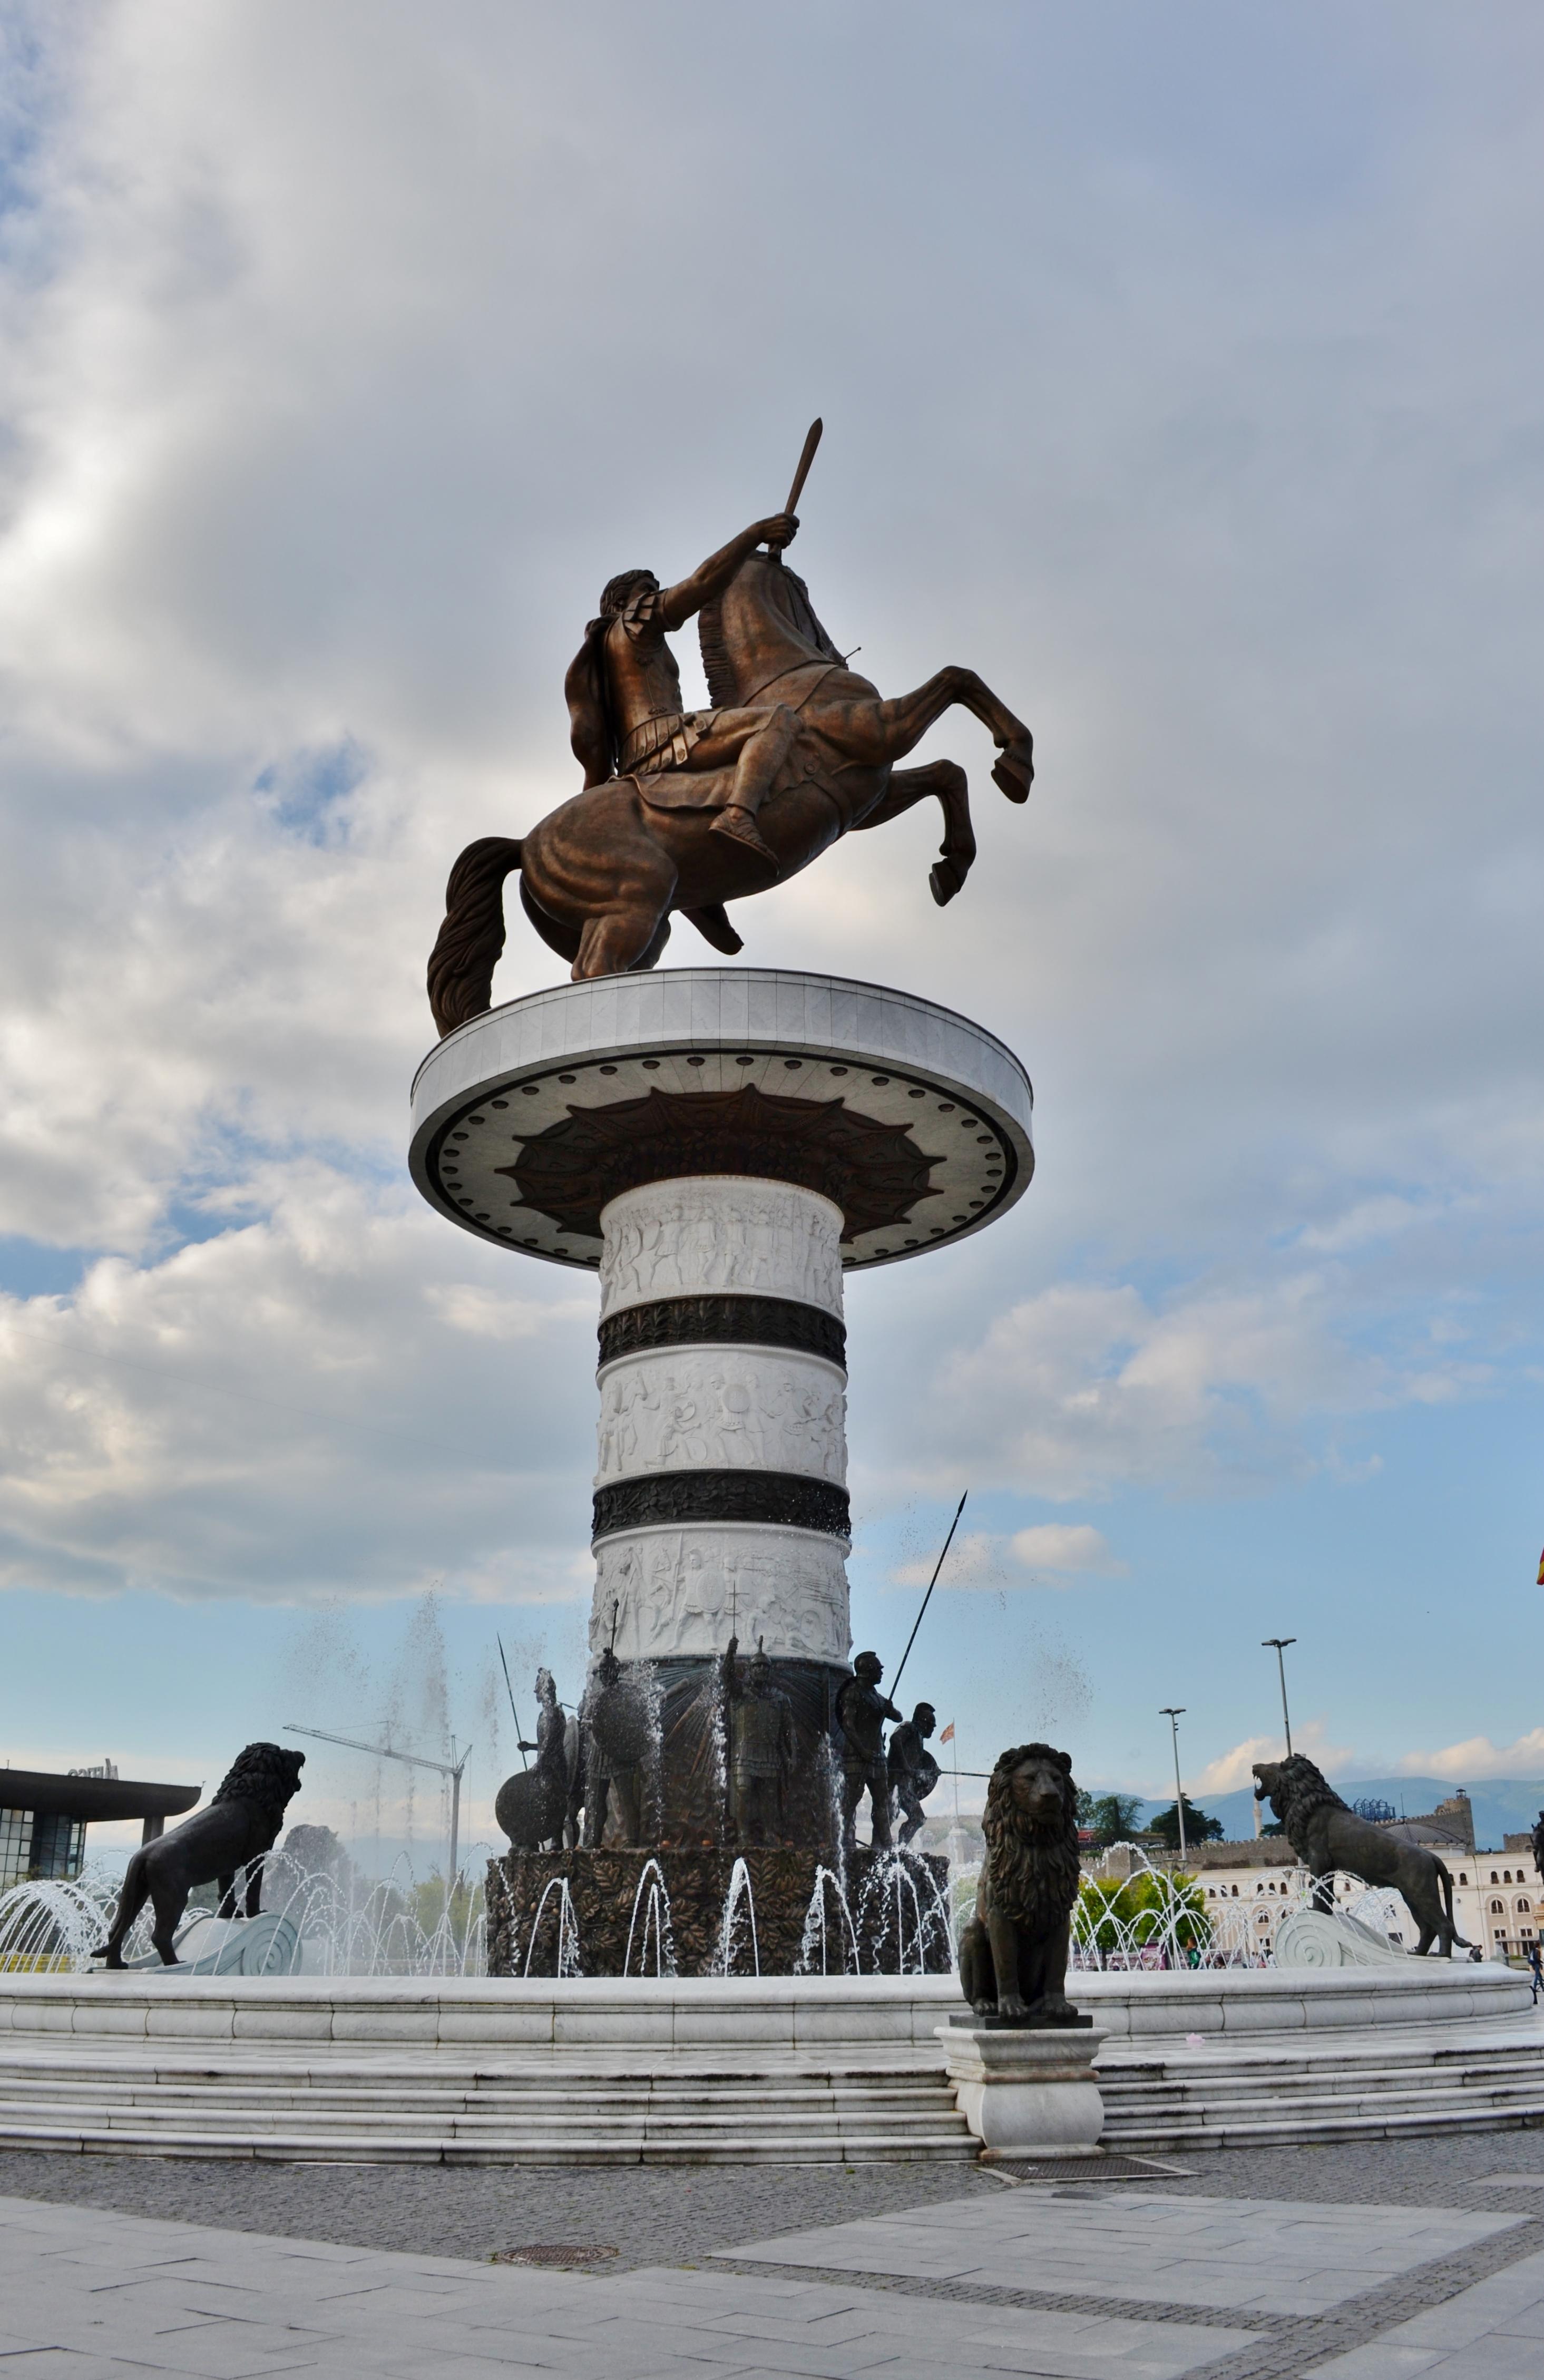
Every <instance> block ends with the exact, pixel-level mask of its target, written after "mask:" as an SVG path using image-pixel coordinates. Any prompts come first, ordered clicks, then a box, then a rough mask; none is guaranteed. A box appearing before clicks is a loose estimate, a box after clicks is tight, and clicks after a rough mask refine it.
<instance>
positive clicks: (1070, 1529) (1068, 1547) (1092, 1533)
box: [1008, 1521, 1127, 1585]
mask: <svg viewBox="0 0 1544 2380" xmlns="http://www.w3.org/2000/svg"><path fill="white" fill-rule="evenodd" d="M1008 1542H1009V1545H1010V1547H1011V1548H1012V1550H1013V1555H1014V1559H1015V1561H1021V1562H1022V1563H1023V1564H1024V1567H1025V1569H1026V1570H1028V1571H1033V1572H1035V1573H1037V1574H1038V1575H1039V1576H1040V1577H1044V1578H1048V1579H1049V1580H1050V1581H1051V1582H1052V1583H1054V1584H1057V1585H1064V1584H1066V1583H1067V1581H1068V1579H1069V1578H1070V1577H1071V1576H1073V1575H1075V1574H1086V1573H1090V1572H1093V1573H1099V1574H1100V1575H1101V1576H1103V1577H1105V1578H1110V1577H1116V1576H1124V1575H1125V1570H1126V1567H1127V1565H1126V1564H1125V1562H1123V1561H1117V1560H1116V1559H1115V1557H1114V1555H1113V1554H1112V1552H1111V1550H1110V1548H1109V1546H1108V1545H1107V1544H1106V1542H1105V1540H1104V1538H1103V1537H1102V1536H1100V1532H1099V1530H1098V1529H1095V1528H1090V1526H1089V1525H1088V1523H1087V1522H1086V1521H1082V1522H1066V1521H1042V1522H1041V1523H1039V1525H1038V1526H1036V1527H1035V1528H1032V1529H1019V1530H1016V1531H1015V1534H1014V1536H1012V1537H1010V1539H1009V1540H1008Z"/></svg>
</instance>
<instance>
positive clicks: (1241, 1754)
mask: <svg viewBox="0 0 1544 2380" xmlns="http://www.w3.org/2000/svg"><path fill="white" fill-rule="evenodd" d="M1292 1748H1293V1750H1294V1751H1295V1752H1301V1753H1306V1754H1307V1757H1308V1758H1309V1759H1310V1760H1311V1761H1313V1762H1315V1764H1316V1765H1317V1766H1318V1767H1320V1768H1322V1769H1323V1771H1324V1773H1325V1775H1326V1776H1327V1777H1329V1776H1343V1775H1344V1774H1345V1772H1346V1770H1347V1768H1349V1767H1350V1766H1351V1765H1352V1762H1353V1760H1354V1758H1355V1756H1356V1755H1355V1754H1354V1753H1353V1751H1352V1748H1351V1746H1350V1745H1349V1744H1345V1743H1330V1742H1329V1741H1328V1739H1327V1733H1326V1729H1325V1724H1324V1721H1323V1720H1322V1719H1321V1718H1310V1719H1307V1720H1306V1721H1305V1722H1304V1723H1303V1724H1302V1725H1301V1726H1298V1727H1295V1729H1294V1730H1293V1736H1292ZM1285 1754H1286V1742H1285V1739H1284V1737H1283V1736H1279V1735H1249V1736H1246V1737H1245V1739H1244V1742H1243V1743H1235V1744H1234V1747H1233V1749H1232V1751H1231V1752H1222V1753H1219V1755H1218V1756H1217V1758H1216V1759H1215V1760H1209V1761H1208V1762H1207V1764H1206V1766H1205V1767H1204V1768H1198V1769H1197V1770H1196V1772H1195V1774H1194V1775H1193V1776H1187V1777H1186V1779H1185V1791H1186V1792H1187V1793H1189V1794H1191V1795H1193V1796H1194V1797H1195V1798H1196V1800H1198V1801H1204V1799H1205V1797H1206V1795H1207V1794H1209V1793H1236V1792H1239V1791H1253V1789H1254V1782H1255V1778H1254V1767H1255V1763H1256V1761H1257V1760H1281V1759H1283V1757H1284V1756H1285ZM1266 1815H1267V1816H1268V1817H1269V1816H1270V1812H1269V1811H1267V1813H1266Z"/></svg>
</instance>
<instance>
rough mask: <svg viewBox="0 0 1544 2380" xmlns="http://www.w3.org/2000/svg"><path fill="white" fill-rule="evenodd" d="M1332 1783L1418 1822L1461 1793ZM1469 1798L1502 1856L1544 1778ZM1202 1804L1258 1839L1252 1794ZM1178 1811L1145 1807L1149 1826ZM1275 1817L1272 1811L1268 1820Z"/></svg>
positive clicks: (1417, 1780)
mask: <svg viewBox="0 0 1544 2380" xmlns="http://www.w3.org/2000/svg"><path fill="white" fill-rule="evenodd" d="M1331 1784H1332V1785H1333V1786H1334V1789H1335V1791H1336V1792H1337V1793H1338V1794H1339V1795H1340V1797H1341V1799H1342V1800H1343V1801H1344V1802H1391V1803H1392V1804H1393V1806H1394V1808H1395V1809H1396V1810H1397V1811H1398V1812H1400V1814H1401V1815H1404V1816H1409V1817H1412V1818H1415V1817H1419V1816H1421V1815H1423V1814H1424V1813H1425V1812H1426V1811H1428V1810H1434V1809H1435V1808H1436V1807H1437V1804H1438V1803H1439V1802H1445V1801H1446V1800H1447V1798H1448V1796H1449V1794H1450V1793H1453V1791H1456V1788H1455V1787H1454V1785H1453V1780H1452V1779H1451V1778H1443V1777H1358V1778H1356V1779H1354V1780H1346V1779H1341V1778H1339V1777H1335V1778H1331ZM1093 1790H1094V1791H1096V1792H1097V1791H1099V1790H1100V1789H1099V1788H1098V1787H1097V1786H1096V1787H1095V1788H1094V1789H1093ZM1106 1790H1108V1789H1106ZM1468 1792H1469V1799H1470V1801H1471V1802H1472V1803H1473V1804H1474V1812H1475V1841H1476V1843H1477V1845H1478V1847H1479V1849H1480V1850H1481V1851H1492V1850H1494V1851H1499V1850H1500V1849H1501V1837H1502V1836H1503V1835H1523V1834H1526V1833H1527V1832H1528V1831H1529V1829H1530V1828H1531V1827H1532V1826H1533V1823H1534V1820H1535V1819H1536V1818H1537V1817H1538V1813H1539V1811H1540V1810H1544V1777H1521V1778H1518V1777H1488V1778H1487V1779H1485V1780H1484V1782H1483V1783H1482V1784H1477V1785H1471V1786H1470V1787H1469V1789H1468ZM1198 1803H1199V1807H1200V1808H1201V1809H1203V1810H1204V1811H1205V1812H1206V1813H1207V1815H1208V1816H1209V1817H1211V1818H1221V1819H1222V1824H1223V1826H1224V1827H1225V1828H1226V1829H1227V1838H1228V1840H1229V1841H1230V1842H1246V1841H1247V1840H1249V1838H1250V1837H1251V1836H1252V1835H1253V1833H1254V1831H1255V1817H1254V1809H1255V1797H1254V1795H1253V1793H1252V1792H1250V1791H1248V1789H1247V1788H1246V1789H1245V1790H1244V1791H1242V1792H1239V1793H1203V1794H1201V1795H1200V1796H1199V1797H1198ZM1173 1806H1174V1797H1173V1794H1172V1793H1171V1794H1170V1795H1169V1797H1168V1799H1167V1800H1166V1801H1161V1802H1144V1803H1143V1804H1142V1822H1143V1824H1144V1825H1145V1824H1146V1823H1147V1821H1148V1820H1149V1818H1151V1817H1153V1816H1155V1815H1157V1813H1158V1812H1159V1811H1160V1810H1172V1809H1173ZM1265 1815H1266V1817H1267V1820H1269V1818H1270V1812H1269V1811H1267V1812H1266V1814H1265Z"/></svg>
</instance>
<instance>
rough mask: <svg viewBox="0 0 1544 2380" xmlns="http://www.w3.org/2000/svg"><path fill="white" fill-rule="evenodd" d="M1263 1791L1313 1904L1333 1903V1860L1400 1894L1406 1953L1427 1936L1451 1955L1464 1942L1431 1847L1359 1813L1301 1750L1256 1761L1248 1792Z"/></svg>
mask: <svg viewBox="0 0 1544 2380" xmlns="http://www.w3.org/2000/svg"><path fill="white" fill-rule="evenodd" d="M1268 1797H1269V1800H1270V1806H1271V1808H1272V1809H1273V1810H1274V1811H1275V1813H1276V1815H1277V1817H1278V1818H1279V1819H1280V1820H1281V1822H1282V1825H1283V1828H1285V1830H1286V1839H1287V1840H1288V1842H1289V1843H1290V1844H1291V1845H1292V1848H1293V1850H1294V1851H1295V1852H1296V1854H1297V1856H1298V1858H1299V1859H1300V1860H1301V1861H1302V1863H1303V1865H1304V1866H1305V1867H1306V1868H1307V1870H1308V1873H1309V1874H1310V1876H1312V1877H1313V1900H1314V1907H1315V1908H1316V1909H1319V1910H1325V1911H1331V1910H1332V1909H1333V1908H1334V1905H1335V1898H1334V1879H1335V1871H1336V1869H1337V1868H1340V1869H1343V1871H1344V1873H1345V1874H1346V1875H1347V1876H1360V1877H1361V1879H1362V1882H1363V1883H1364V1884H1383V1885H1392V1888H1393V1889H1394V1891H1395V1892H1397V1893H1401V1894H1403V1896H1404V1902H1405V1905H1406V1907H1407V1908H1408V1909H1409V1912H1410V1914H1411V1916H1412V1917H1413V1918H1414V1919H1415V1921H1416V1927H1417V1928H1418V1930H1419V1933H1420V1939H1419V1941H1418V1942H1417V1943H1416V1947H1415V1949H1414V1950H1413V1951H1412V1952H1411V1954H1410V1955H1411V1957H1412V1958H1416V1959H1420V1958H1424V1957H1425V1955H1426V1953H1427V1952H1428V1951H1429V1949H1430V1948H1431V1945H1432V1944H1433V1942H1435V1943H1436V1944H1437V1946H1438V1951H1439V1954H1440V1956H1441V1957H1442V1958H1444V1959H1451V1958H1452V1956H1453V1949H1454V1947H1455V1946H1456V1948H1457V1949H1460V1950H1466V1949H1469V1947H1470V1946H1469V1944H1468V1943H1467V1942H1465V1939H1464V1937H1463V1936H1462V1935H1461V1934H1460V1933H1459V1931H1458V1929H1457V1927H1456V1926H1455V1925H1454V1924H1453V1878H1452V1876H1450V1875H1449V1873H1448V1871H1447V1868H1446V1867H1445V1866H1444V1864H1443V1863H1442V1862H1441V1860H1440V1859H1439V1858H1438V1857H1437V1854H1436V1852H1429V1851H1426V1850H1423V1848H1422V1847H1421V1845H1420V1844H1419V1843H1404V1842H1401V1841H1400V1840H1399V1838H1398V1837H1397V1836H1395V1835H1390V1834H1388V1833H1386V1832H1385V1830H1384V1829H1383V1828H1381V1827H1375V1826H1373V1825H1372V1823H1371V1822H1370V1820H1368V1819H1367V1818H1359V1817H1358V1816H1357V1815H1356V1811H1355V1810H1353V1809H1352V1808H1351V1807H1350V1806H1349V1805H1348V1804H1347V1803H1344V1802H1343V1801H1342V1800H1341V1797H1340V1795H1339V1794H1338V1793H1337V1792H1336V1791H1335V1789H1334V1787H1333V1786H1332V1785H1331V1784H1329V1783H1328V1782H1327V1781H1326V1779H1325V1778H1324V1776H1323V1774H1322V1773H1321V1771H1320V1770H1319V1769H1318V1768H1316V1767H1314V1764H1313V1762H1312V1761H1311V1760H1309V1759H1307V1758H1306V1757H1305V1755H1303V1754H1302V1753H1301V1752H1295V1753H1294V1754H1293V1755H1292V1757H1291V1758H1290V1759H1289V1760H1264V1761H1257V1762H1256V1764H1255V1799H1256V1801H1257V1802H1263V1801H1265V1800H1266V1799H1267V1798H1268Z"/></svg>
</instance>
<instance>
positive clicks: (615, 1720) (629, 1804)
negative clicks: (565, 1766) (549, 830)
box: [582, 1645, 649, 1851]
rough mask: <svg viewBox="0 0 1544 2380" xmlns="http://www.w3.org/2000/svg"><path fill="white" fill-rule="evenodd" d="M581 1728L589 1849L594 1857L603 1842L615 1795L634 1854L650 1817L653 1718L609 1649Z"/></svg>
mask: <svg viewBox="0 0 1544 2380" xmlns="http://www.w3.org/2000/svg"><path fill="white" fill-rule="evenodd" d="M582 1724H583V1729H584V1742H585V1750H586V1755H587V1757H586V1767H585V1789H584V1840H585V1847H586V1849H587V1850H590V1851H594V1850H596V1849H597V1848H598V1847H599V1845H600V1844H601V1843H602V1840H604V1837H605V1830H606V1811H607V1806H608V1803H610V1800H611V1797H612V1794H613V1792H614V1793H615V1796H616V1815H617V1821H618V1824H619V1825H620V1827H621V1829H622V1840H623V1841H624V1842H625V1843H626V1844H627V1845H628V1847H629V1848H630V1849H631V1848H635V1847H636V1846H637V1845H638V1843H640V1842H641V1841H642V1840H643V1833H644V1824H645V1817H646V1812H645V1808H644V1802H645V1793H644V1772H645V1764H646V1760H647V1755H648V1748H649V1745H648V1737H649V1713H648V1710H647V1707H646V1706H645V1704H644V1701H643V1697H642V1695H641V1694H639V1693H638V1690H637V1688H636V1687H635V1686H634V1685H632V1684H631V1683H630V1682H628V1681H627V1680H626V1679H625V1678H624V1677H623V1674H622V1664H621V1662H620V1661H619V1660H618V1659H617V1658H616V1656H615V1654H614V1652H613V1651H612V1649H611V1646H610V1645H606V1646H605V1648H604V1650H603V1651H602V1655H601V1658H600V1659H599V1661H597V1663H596V1665H595V1670H594V1674H593V1676H592V1677H591V1679H590V1684H589V1686H588V1687H587V1689H586V1691H585V1697H584V1711H583V1720H582Z"/></svg>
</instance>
